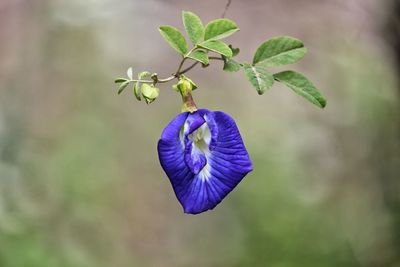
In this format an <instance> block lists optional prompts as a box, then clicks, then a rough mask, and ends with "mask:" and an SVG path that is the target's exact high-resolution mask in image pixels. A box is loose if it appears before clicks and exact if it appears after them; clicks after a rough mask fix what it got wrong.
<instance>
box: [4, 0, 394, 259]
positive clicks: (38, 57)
mask: <svg viewBox="0 0 400 267" xmlns="http://www.w3.org/2000/svg"><path fill="white" fill-rule="evenodd" d="M225 5H226V1H225V0H223V1H222V0H221V1H211V0H203V1H184V0H169V1H161V0H149V1H139V0H122V1H111V0H86V1H80V0H69V1H63V0H1V1H0V266H1V267H59V266H60V267H64V266H65V267H69V266H73V267H103V266H104V267H106V266H107V267H110V266H113V267H127V266H139V267H141V266H144V267H147V266H157V267H158V266H161V267H181V266H182V267H183V266H191V267H197V266H199V267H200V266H213V267H214V266H215V267H223V266H229V267H234V266H273V267H292V266H293V267H302V266H304V267H310V266H318V267H325V266H340V267H346V266H351V267H353V266H371V267H380V266H382V267H383V266H385V267H386V266H387V267H399V266H400V182H399V178H400V108H399V107H400V106H399V99H400V94H399V93H400V87H399V81H398V79H399V77H400V72H399V66H400V65H399V64H400V27H399V23H400V2H399V1H390V0H330V1H327V0H326V1H325V0H296V1H295V0H268V1H265V0H263V1H262V0H254V1H244V0H233V1H232V4H231V6H230V8H229V10H228V12H227V14H226V17H227V18H231V19H233V20H235V21H236V22H237V23H238V25H239V27H240V28H241V31H240V32H238V33H236V34H235V35H233V36H232V37H230V38H229V41H230V42H231V43H232V44H233V45H234V46H235V47H240V48H241V54H240V55H239V56H238V59H239V60H241V61H250V60H251V59H252V55H253V53H254V51H255V49H256V48H257V46H258V45H259V44H261V43H262V42H263V41H265V40H266V39H268V38H271V37H273V36H277V35H290V36H293V37H297V38H299V39H301V40H303V41H304V42H305V44H306V46H307V47H308V49H309V53H308V54H307V56H306V57H305V59H304V60H303V61H301V62H300V63H298V64H296V65H294V66H290V67H291V68H292V69H295V70H298V71H300V72H302V73H305V74H306V75H307V76H308V77H310V78H311V80H312V81H313V82H314V83H315V84H316V85H317V87H319V88H320V89H321V91H322V92H323V94H324V95H325V96H326V97H327V99H328V105H327V107H326V109H325V110H320V109H318V108H316V107H315V106H313V105H311V104H310V103H308V102H306V101H305V100H304V99H302V98H301V97H299V96H297V95H295V94H294V93H293V92H292V91H290V90H289V89H286V88H284V87H281V86H279V85H275V86H274V88H273V89H272V90H270V91H268V92H267V93H266V94H264V95H263V96H261V97H260V96H258V95H257V93H256V91H255V89H254V88H252V87H251V86H250V84H249V83H248V81H247V79H246V78H245V76H244V74H243V73H242V72H238V73H225V72H222V66H221V65H220V63H219V62H215V63H214V64H213V65H212V66H210V67H209V68H206V69H201V68H196V69H194V70H193V71H192V72H191V74H190V77H191V78H192V79H193V80H194V81H195V82H196V83H197V84H198V85H199V87H200V90H197V91H196V92H195V93H194V97H195V99H196V101H197V104H198V105H199V106H200V107H202V108H209V109H212V110H224V111H225V112H227V113H229V114H231V116H233V117H234V118H235V119H236V122H237V124H238V126H239V128H240V130H241V133H242V137H243V139H244V141H245V144H246V146H247V149H248V151H249V154H250V156H251V158H252V160H253V162H254V171H253V172H252V173H250V174H249V175H248V176H247V177H246V178H245V179H244V180H243V181H242V183H241V184H240V185H239V186H238V187H237V188H236V189H235V190H234V191H233V192H232V193H231V194H230V195H229V196H228V197H227V198H226V199H225V200H224V201H223V202H222V203H221V204H220V205H219V206H217V207H216V208H215V209H214V210H212V211H209V212H206V213H203V214H200V215H197V216H193V215H185V214H184V213H183V211H182V208H181V206H180V205H179V203H178V201H177V200H176V198H175V195H174V193H173V191H172V188H171V186H170V183H169V180H168V179H167V177H166V175H165V174H164V173H163V171H162V169H161V167H160V165H159V162H158V156H157V149H156V144H157V141H158V138H159V136H160V134H161V131H162V130H163V128H164V127H165V126H166V125H167V123H168V122H169V121H170V120H171V119H172V118H173V117H175V116H176V115H177V114H178V112H179V110H180V97H179V95H178V94H177V93H176V92H174V91H173V90H171V87H170V85H171V84H166V85H161V95H160V97H159V99H157V101H156V102H154V103H153V104H152V105H149V106H147V105H145V104H144V103H143V102H137V101H135V99H134V96H133V93H132V92H131V91H129V90H127V91H126V92H124V93H123V94H122V95H120V96H117V94H116V86H115V84H114V83H113V80H114V78H116V77H119V76H124V75H125V71H126V69H127V68H128V67H129V66H133V67H134V70H135V72H138V71H141V70H149V71H155V72H158V73H159V74H160V76H162V77H164V76H168V75H169V74H170V73H171V72H173V71H174V70H175V69H176V67H177V64H178V62H179V58H178V56H177V54H176V52H175V51H174V50H172V49H171V48H170V47H169V46H168V44H166V43H165V42H164V40H163V39H162V37H161V35H160V34H159V33H158V30H157V28H158V26H159V25H161V24H169V25H173V26H176V27H178V28H179V29H182V30H183V27H182V23H181V11H182V10H191V11H193V12H195V13H197V14H198V15H199V16H200V17H201V18H202V20H203V21H204V22H207V21H209V20H212V19H215V18H218V17H220V16H221V14H222V12H223V10H224V7H225ZM277 70H280V69H277Z"/></svg>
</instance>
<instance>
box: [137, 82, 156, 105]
mask: <svg viewBox="0 0 400 267" xmlns="http://www.w3.org/2000/svg"><path fill="white" fill-rule="evenodd" d="M141 91H142V96H143V98H144V100H145V101H146V103H147V104H150V103H152V102H153V101H154V100H156V99H157V97H158V96H159V94H160V89H158V88H157V87H154V85H152V84H151V85H150V84H147V83H144V84H142V88H141Z"/></svg>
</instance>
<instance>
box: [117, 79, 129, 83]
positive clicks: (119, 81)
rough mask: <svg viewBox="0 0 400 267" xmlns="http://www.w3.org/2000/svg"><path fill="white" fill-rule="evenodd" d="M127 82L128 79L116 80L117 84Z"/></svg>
mask: <svg viewBox="0 0 400 267" xmlns="http://www.w3.org/2000/svg"><path fill="white" fill-rule="evenodd" d="M126 81H128V80H127V79H125V78H117V79H115V81H114V82H115V83H123V82H126Z"/></svg>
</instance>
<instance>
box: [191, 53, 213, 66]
mask: <svg viewBox="0 0 400 267" xmlns="http://www.w3.org/2000/svg"><path fill="white" fill-rule="evenodd" d="M187 57H188V58H191V59H194V60H196V61H198V62H200V63H202V64H204V65H208V62H209V59H208V55H207V53H206V52H205V51H202V50H195V51H193V52H192V53H190V54H189V55H188V56H187Z"/></svg>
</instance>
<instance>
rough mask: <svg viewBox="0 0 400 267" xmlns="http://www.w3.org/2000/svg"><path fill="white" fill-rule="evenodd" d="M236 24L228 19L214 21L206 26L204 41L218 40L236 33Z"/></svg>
mask: <svg viewBox="0 0 400 267" xmlns="http://www.w3.org/2000/svg"><path fill="white" fill-rule="evenodd" d="M238 30H239V28H238V27H237V25H236V23H235V22H234V21H232V20H229V19H216V20H213V21H211V22H210V23H208V24H207V26H206V30H205V35H204V40H218V39H222V38H225V37H228V36H229V35H232V34H234V33H235V32H237V31H238Z"/></svg>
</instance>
